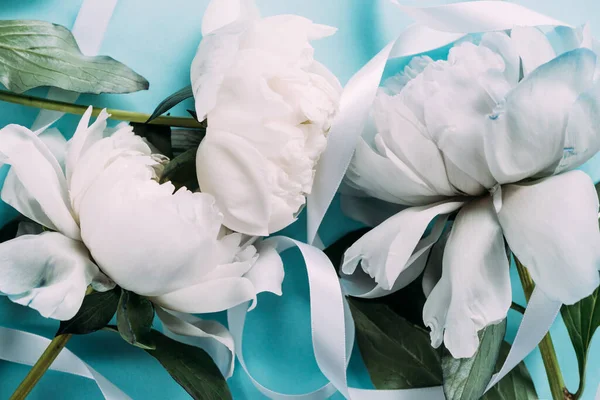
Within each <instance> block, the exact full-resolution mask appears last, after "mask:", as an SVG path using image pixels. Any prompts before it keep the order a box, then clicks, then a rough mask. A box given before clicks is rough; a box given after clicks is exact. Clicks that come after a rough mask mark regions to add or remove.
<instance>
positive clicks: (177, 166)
mask: <svg viewBox="0 0 600 400" xmlns="http://www.w3.org/2000/svg"><path fill="white" fill-rule="evenodd" d="M197 150H198V149H196V148H193V149H189V150H187V151H186V152H184V153H182V154H180V155H178V156H177V157H175V158H174V159H172V160H171V162H170V163H168V164H167V165H166V167H165V169H164V171H163V173H162V176H161V178H160V182H161V183H165V182H168V181H170V182H172V183H173V185H175V187H176V188H177V189H179V188H180V187H182V186H185V187H186V188H188V189H189V190H191V191H194V190H196V189H198V175H197V174H196V152H197Z"/></svg>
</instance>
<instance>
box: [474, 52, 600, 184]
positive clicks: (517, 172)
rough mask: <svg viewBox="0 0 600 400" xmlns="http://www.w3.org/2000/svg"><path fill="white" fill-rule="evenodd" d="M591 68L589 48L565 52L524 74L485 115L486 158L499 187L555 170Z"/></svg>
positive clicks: (593, 61) (593, 64)
mask: <svg viewBox="0 0 600 400" xmlns="http://www.w3.org/2000/svg"><path fill="white" fill-rule="evenodd" d="M595 67H596V56H595V54H594V53H593V52H592V51H590V50H587V49H579V50H574V51H571V52H568V53H565V54H563V55H561V56H559V57H557V58H555V59H554V60H552V61H550V62H549V63H546V64H544V65H542V66H540V67H539V68H537V69H536V70H535V71H533V72H532V73H531V74H529V75H528V76H527V77H526V78H525V79H524V80H522V81H521V82H520V83H519V85H518V86H517V87H516V88H515V89H513V90H512V91H511V92H510V93H509V94H508V95H507V97H506V103H505V104H504V105H503V106H501V107H500V108H499V109H497V110H496V112H495V113H494V114H492V115H490V116H489V118H488V119H487V129H486V132H487V133H486V134H485V136H484V142H485V156H486V160H487V162H488V165H489V168H490V170H491V172H492V175H493V176H494V178H495V179H496V180H497V181H498V182H499V183H501V184H504V183H513V182H518V181H520V180H522V179H525V178H529V177H532V176H536V175H545V176H547V175H550V174H552V173H553V172H554V169H555V168H556V166H557V165H558V163H559V162H560V160H561V159H562V157H563V152H564V151H567V150H568V149H567V150H565V149H564V143H565V127H566V124H567V118H568V116H569V111H570V109H571V107H572V106H573V104H574V103H575V101H576V100H577V98H578V97H579V95H580V94H581V93H583V92H584V91H585V90H587V89H589V88H590V87H591V86H592V79H593V76H594V69H595ZM532 155H535V156H532Z"/></svg>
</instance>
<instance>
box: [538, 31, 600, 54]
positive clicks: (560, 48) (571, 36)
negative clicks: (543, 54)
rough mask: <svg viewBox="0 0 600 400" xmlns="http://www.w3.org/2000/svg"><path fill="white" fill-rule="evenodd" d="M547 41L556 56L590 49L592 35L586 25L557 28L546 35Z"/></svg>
mask: <svg viewBox="0 0 600 400" xmlns="http://www.w3.org/2000/svg"><path fill="white" fill-rule="evenodd" d="M548 39H549V40H550V43H551V44H552V47H553V48H554V51H555V52H556V54H557V55H561V54H563V53H566V52H568V51H572V50H575V49H579V48H581V47H585V48H588V49H590V50H591V49H592V47H593V46H592V39H593V38H592V35H591V31H590V29H589V26H588V25H585V26H583V27H579V28H569V27H566V26H557V27H556V28H554V29H553V30H551V31H550V32H549V33H548Z"/></svg>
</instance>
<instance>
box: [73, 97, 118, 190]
mask: <svg viewBox="0 0 600 400" xmlns="http://www.w3.org/2000/svg"><path fill="white" fill-rule="evenodd" d="M92 111H93V108H92V106H90V107H88V109H87V110H86V112H85V113H84V114H83V116H82V117H81V119H80V120H79V124H78V125H77V129H76V130H75V134H74V135H73V137H72V138H71V140H69V148H68V151H67V162H66V176H67V182H68V183H69V186H71V177H72V175H73V172H74V171H75V165H76V164H77V162H78V161H79V159H80V158H81V157H83V155H84V154H85V152H86V151H87V150H88V149H89V148H90V147H91V146H92V145H93V144H94V143H96V142H98V141H99V140H101V139H102V138H103V136H104V131H105V130H106V120H107V119H108V117H109V116H110V115H108V113H107V112H106V110H102V112H101V113H100V115H99V116H98V118H97V119H96V121H94V123H93V124H92V125H90V126H88V125H89V123H90V117H91V116H92Z"/></svg>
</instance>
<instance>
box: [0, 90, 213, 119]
mask: <svg viewBox="0 0 600 400" xmlns="http://www.w3.org/2000/svg"><path fill="white" fill-rule="evenodd" d="M0 101H6V102H8V103H14V104H21V105H24V106H27V107H35V108H41V109H44V110H51V111H60V112H64V113H68V114H76V115H83V113H85V111H86V110H87V109H88V108H87V107H86V106H80V105H77V104H71V103H65V102H62V101H55V100H49V99H43V98H40V97H33V96H27V95H24V94H17V93H11V92H7V91H5V90H0ZM100 111H102V109H101V108H96V107H94V110H93V111H92V116H94V117H97V116H98V115H99V114H100ZM106 111H107V112H108V113H109V114H111V118H112V119H116V120H119V121H128V122H137V123H142V124H143V123H145V122H146V121H148V119H149V118H150V115H149V114H143V113H138V112H133V111H124V110H114V109H110V108H107V109H106ZM150 124H151V125H166V126H175V127H181V128H202V127H203V125H201V124H200V123H199V122H198V121H196V120H195V119H193V118H184V117H158V118H156V119H153V120H152V121H150Z"/></svg>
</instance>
